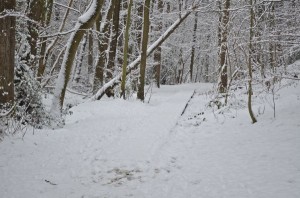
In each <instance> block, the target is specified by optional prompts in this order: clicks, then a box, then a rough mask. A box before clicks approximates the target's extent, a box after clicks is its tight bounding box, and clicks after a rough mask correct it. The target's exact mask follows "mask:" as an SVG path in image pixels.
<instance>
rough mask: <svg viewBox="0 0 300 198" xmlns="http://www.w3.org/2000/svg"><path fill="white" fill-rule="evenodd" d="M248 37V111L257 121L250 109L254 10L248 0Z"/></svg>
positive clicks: (252, 118) (254, 120)
mask: <svg viewBox="0 0 300 198" xmlns="http://www.w3.org/2000/svg"><path fill="white" fill-rule="evenodd" d="M250 6H251V7H250V38H249V60H248V72H249V81H248V87H249V88H248V111H249V115H250V117H251V120H252V123H255V122H257V120H256V118H255V116H254V113H253V111H252V94H253V92H252V40H253V36H254V31H253V27H254V11H253V2H252V0H250Z"/></svg>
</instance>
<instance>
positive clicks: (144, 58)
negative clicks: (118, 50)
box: [137, 0, 150, 101]
mask: <svg viewBox="0 0 300 198" xmlns="http://www.w3.org/2000/svg"><path fill="white" fill-rule="evenodd" d="M149 9H150V0H145V3H144V12H143V13H144V14H143V35H142V48H141V64H140V76H139V85H138V92H137V98H138V99H140V100H141V101H144V99H145V93H144V87H145V74H146V64H147V46H148V37H149V26H150V19H149V18H150V17H149Z"/></svg>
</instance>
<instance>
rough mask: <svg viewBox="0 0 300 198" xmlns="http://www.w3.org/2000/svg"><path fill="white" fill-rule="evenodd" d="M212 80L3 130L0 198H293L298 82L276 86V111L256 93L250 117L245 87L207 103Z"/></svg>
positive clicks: (299, 176) (299, 155) (296, 190)
mask: <svg viewBox="0 0 300 198" xmlns="http://www.w3.org/2000/svg"><path fill="white" fill-rule="evenodd" d="M210 89H211V85H209V84H189V85H178V86H177V85H176V86H163V87H162V88H161V89H154V90H153V93H152V95H151V100H150V102H149V103H141V102H139V101H135V100H129V101H124V100H122V99H115V100H112V99H104V100H101V101H96V102H86V103H83V104H81V105H78V106H76V107H74V108H72V109H71V111H72V112H73V113H72V114H71V115H69V116H67V120H66V126H65V127H64V128H63V129H56V130H49V129H48V130H41V131H37V130H36V131H35V133H34V135H32V132H31V131H27V134H26V135H25V137H24V139H23V140H22V139H21V138H16V137H6V138H5V140H4V141H3V142H1V143H0V197H1V198H2V197H3V198H35V197H37V198H123V197H134V198H234V197H236V198H299V197H300V152H299V151H300V86H299V85H297V84H296V83H294V84H292V85H290V86H288V87H285V88H283V89H281V90H280V91H279V92H277V93H276V118H274V117H273V110H272V107H271V106H272V102H271V101H272V97H271V96H268V97H267V96H266V97H265V98H263V99H264V100H265V101H267V102H266V103H262V102H260V101H262V99H261V98H260V99H259V98H257V99H256V100H255V102H254V112H255V114H256V115H257V118H258V123H256V124H251V122H250V118H249V115H248V113H247V110H246V109H245V108H242V106H244V105H245V101H243V99H244V98H246V95H245V94H244V95H243V94H242V92H239V93H240V94H239V95H238V94H237V95H236V99H235V100H231V107H230V108H223V109H221V110H218V109H217V108H216V107H214V108H211V107H208V104H209V102H210V101H211V100H212V97H211V95H210V94H207V91H208V90H210ZM194 91H195V93H194ZM192 95H193V97H192V98H191V96H192ZM148 97H149V95H148ZM190 98H191V99H190ZM189 99H190V101H189ZM188 101H189V102H188ZM268 101H269V103H268ZM187 102H188V106H187V108H186V110H185V111H184V113H183V115H181V114H182V112H183V109H184V108H185V106H186V104H187Z"/></svg>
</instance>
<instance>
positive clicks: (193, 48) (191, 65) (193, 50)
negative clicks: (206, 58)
mask: <svg viewBox="0 0 300 198" xmlns="http://www.w3.org/2000/svg"><path fill="white" fill-rule="evenodd" d="M197 13H198V12H195V21H194V32H193V46H192V52H191V63H190V82H193V70H194V62H195V46H196V40H197V26H198V14H197Z"/></svg>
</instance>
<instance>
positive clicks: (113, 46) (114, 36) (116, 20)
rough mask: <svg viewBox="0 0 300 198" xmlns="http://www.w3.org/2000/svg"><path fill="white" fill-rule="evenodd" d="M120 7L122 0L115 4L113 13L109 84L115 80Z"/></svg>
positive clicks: (108, 66)
mask: <svg viewBox="0 0 300 198" xmlns="http://www.w3.org/2000/svg"><path fill="white" fill-rule="evenodd" d="M120 7H121V0H116V1H115V3H114V11H113V24H112V35H111V41H110V49H109V53H108V63H107V79H106V82H108V81H109V80H111V79H112V78H113V73H114V68H115V60H116V54H117V44H118V37H119V20H120Z"/></svg>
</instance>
